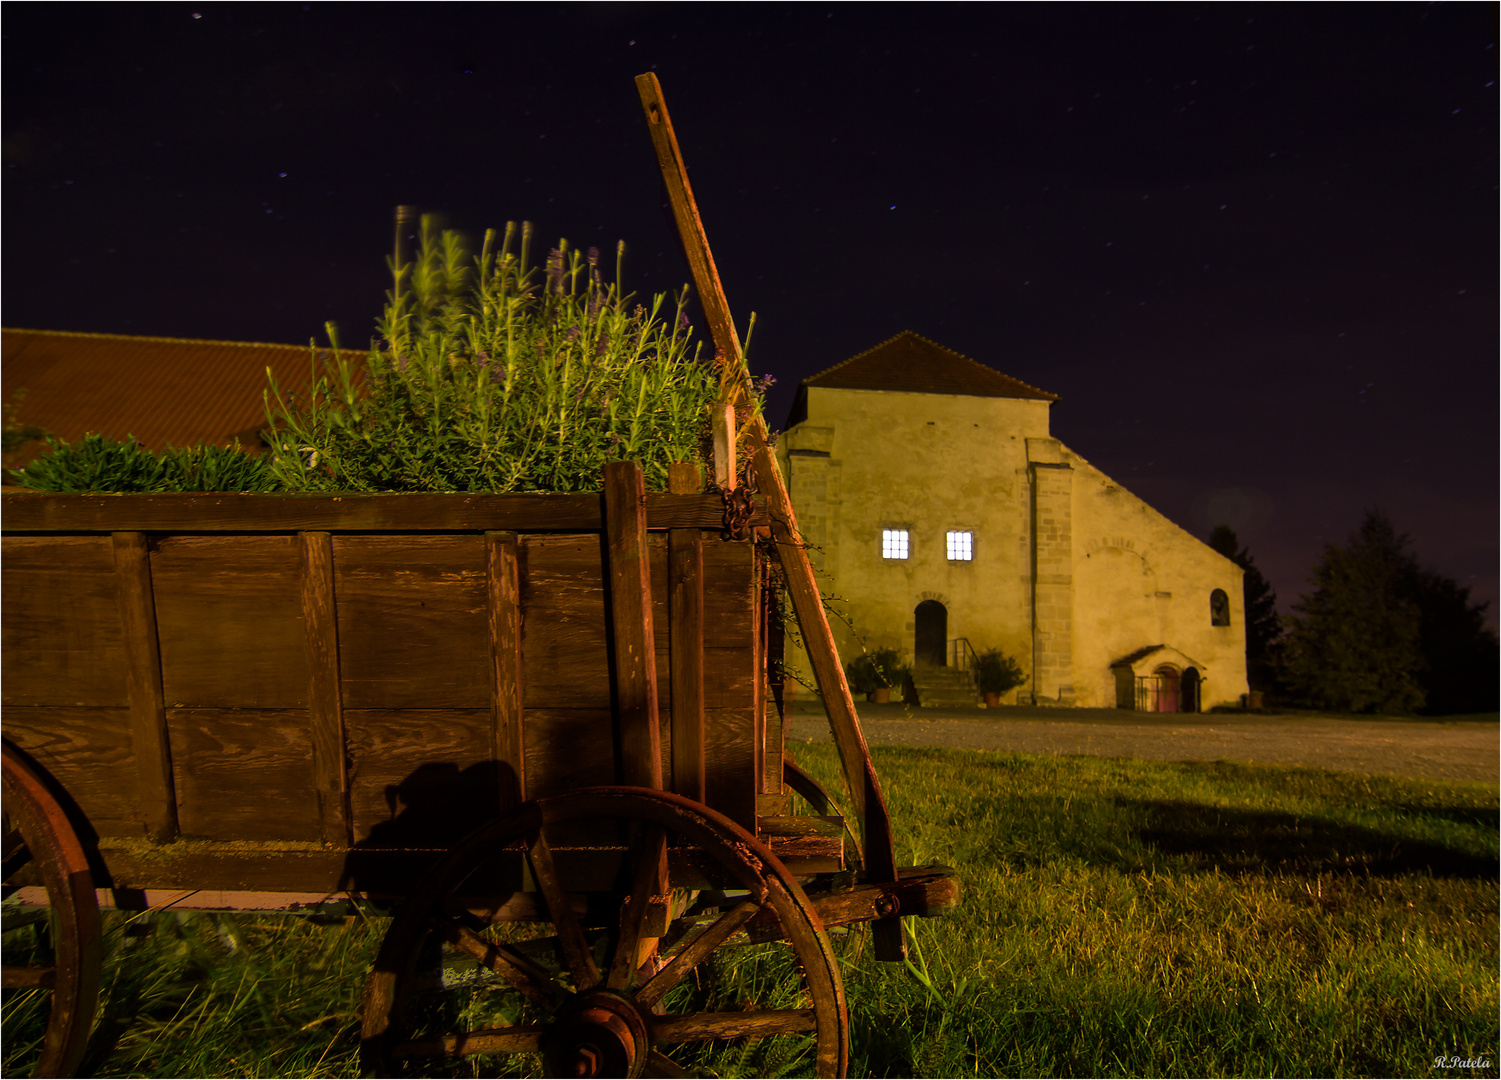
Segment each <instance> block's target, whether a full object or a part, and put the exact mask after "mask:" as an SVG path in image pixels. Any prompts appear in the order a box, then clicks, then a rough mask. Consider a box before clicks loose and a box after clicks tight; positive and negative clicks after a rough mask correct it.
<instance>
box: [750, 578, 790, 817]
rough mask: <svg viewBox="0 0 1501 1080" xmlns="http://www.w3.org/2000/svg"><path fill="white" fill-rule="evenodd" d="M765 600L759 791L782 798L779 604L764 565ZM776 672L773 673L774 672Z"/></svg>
mask: <svg viewBox="0 0 1501 1080" xmlns="http://www.w3.org/2000/svg"><path fill="white" fill-rule="evenodd" d="M761 581H762V590H763V594H762V595H763V596H764V599H763V600H762V602H761V620H762V621H761V627H762V636H761V640H762V642H763V643H764V647H765V650H766V655H765V657H764V659H763V660H762V662H761V663H760V665H759V666H758V667H757V669H756V670H757V673H758V676H759V678H760V680H761V704H760V709H761V730H762V740H761V745H762V746H763V747H765V754H764V757H763V759H762V762H761V791H762V792H764V793H766V794H768V795H781V794H782V792H783V791H785V790H786V788H785V787H784V785H783V783H782V750H783V742H784V741H785V738H786V736H785V733H784V729H783V724H782V704H781V673H780V671H781V664H782V634H781V623H780V621H779V619H780V616H779V615H778V613H777V611H776V605H777V604H778V602H779V600H778V595H777V592H778V587H777V581H776V579H775V578H774V577H773V576H772V574H771V565H770V563H767V565H766V568H765V575H764V576H763V577H762V579H761ZM773 669H776V670H775V673H774V671H773Z"/></svg>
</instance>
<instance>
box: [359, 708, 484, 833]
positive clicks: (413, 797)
mask: <svg viewBox="0 0 1501 1080" xmlns="http://www.w3.org/2000/svg"><path fill="white" fill-rule="evenodd" d="M344 723H345V727H346V729H347V731H348V733H349V784H350V811H351V817H352V819H353V826H354V838H355V843H357V844H369V845H373V846H380V847H385V846H402V845H416V846H433V845H447V844H451V843H453V842H454V841H456V840H459V839H460V838H462V837H463V836H464V835H466V834H467V833H469V832H471V831H473V830H474V829H476V828H478V827H479V826H480V825H482V824H484V823H485V822H487V821H490V820H492V819H493V818H494V817H495V816H496V815H497V813H499V807H500V805H501V795H502V786H501V783H502V781H501V776H500V771H501V769H500V766H499V764H498V763H497V762H496V761H495V760H494V758H493V756H492V754H493V749H492V747H493V741H492V727H491V713H490V709H489V708H488V706H487V707H485V708H480V709H345V710H344Z"/></svg>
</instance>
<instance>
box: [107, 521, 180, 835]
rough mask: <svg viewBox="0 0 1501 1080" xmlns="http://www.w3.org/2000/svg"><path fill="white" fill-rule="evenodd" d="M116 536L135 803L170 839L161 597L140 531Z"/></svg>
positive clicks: (173, 821)
mask: <svg viewBox="0 0 1501 1080" xmlns="http://www.w3.org/2000/svg"><path fill="white" fill-rule="evenodd" d="M113 535H114V545H115V574H116V577H117V578H118V588H117V591H116V598H117V599H118V601H119V607H120V627H121V631H122V633H123V635H124V642H125V661H126V666H127V671H128V676H127V682H128V686H129V688H130V689H129V692H130V742H131V748H132V751H133V752H134V756H135V766H136V771H135V782H136V800H137V802H136V805H137V808H138V809H139V810H140V813H141V824H142V826H143V827H144V828H145V831H146V835H147V836H150V837H151V838H152V839H154V840H159V841H164V840H170V839H171V838H172V837H173V836H175V835H177V799H176V795H175V793H174V792H173V789H172V755H171V751H170V749H169V743H168V741H167V738H168V737H167V713H166V706H165V702H164V699H163V697H162V662H161V654H160V651H159V649H158V646H157V633H158V626H157V620H156V600H155V597H154V595H153V593H152V582H151V556H150V554H149V553H148V552H147V549H146V537H145V534H143V533H138V532H117V533H115V534H113Z"/></svg>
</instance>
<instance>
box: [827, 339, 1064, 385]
mask: <svg viewBox="0 0 1501 1080" xmlns="http://www.w3.org/2000/svg"><path fill="white" fill-rule="evenodd" d="M802 385H803V386H819V387H827V388H829V389H840V390H897V391H901V392H903V393H908V394H964V395H968V396H971V397H1004V398H1023V399H1026V400H1030V401H1057V400H1058V395H1057V394H1050V393H1048V392H1047V391H1046V390H1039V389H1037V387H1035V386H1028V385H1027V384H1026V383H1024V382H1022V381H1021V380H1020V379H1013V378H1012V377H1011V376H1010V375H1002V374H1001V373H1000V372H999V371H997V370H995V368H992V367H987V366H986V365H984V364H982V363H980V362H979V361H977V360H971V359H970V358H969V357H967V356H961V355H960V354H959V353H956V352H954V350H953V349H946V348H944V347H943V346H942V345H939V344H938V343H937V342H933V341H929V340H928V339H927V338H925V337H922V336H921V335H919V334H914V333H913V332H912V331H911V330H903V331H902V332H901V333H900V334H898V335H896V337H894V338H891V339H890V340H888V341H883V342H881V344H879V345H877V346H876V347H875V348H873V349H866V350H865V351H864V352H863V353H860V354H859V355H857V356H852V357H850V358H849V359H848V360H845V361H843V362H842V363H838V364H835V365H834V366H833V367H831V368H827V369H826V370H824V371H820V372H819V373H818V374H817V375H813V376H811V377H809V378H807V379H804V380H803V382H802Z"/></svg>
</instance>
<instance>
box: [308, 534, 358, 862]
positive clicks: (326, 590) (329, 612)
mask: <svg viewBox="0 0 1501 1080" xmlns="http://www.w3.org/2000/svg"><path fill="white" fill-rule="evenodd" d="M301 541H302V626H303V631H304V634H305V639H306V648H307V666H308V691H307V700H308V716H307V723H308V727H309V728H310V729H311V732H312V745H311V756H312V768H313V775H312V780H313V789H314V791H315V792H316V793H317V821H318V825H319V834H320V835H321V836H322V838H323V842H324V843H325V844H332V845H338V846H345V845H348V844H349V843H350V841H351V839H352V837H351V834H350V828H349V776H348V772H347V768H348V766H347V754H346V751H345V746H344V703H343V698H342V694H341V692H340V684H339V623H338V617H337V615H336V613H335V610H334V552H333V538H332V537H331V536H330V535H329V534H328V533H326V532H309V533H303V534H302V536H301Z"/></svg>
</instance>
